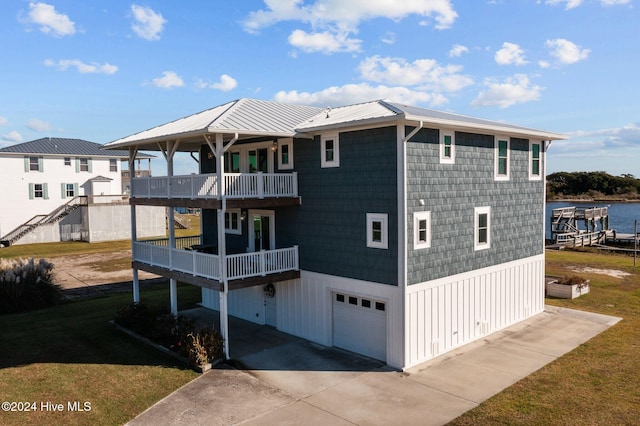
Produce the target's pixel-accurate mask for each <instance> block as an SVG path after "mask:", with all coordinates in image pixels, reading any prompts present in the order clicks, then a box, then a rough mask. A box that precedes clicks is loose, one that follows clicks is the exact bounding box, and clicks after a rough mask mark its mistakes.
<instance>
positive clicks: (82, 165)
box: [76, 158, 91, 172]
mask: <svg viewBox="0 0 640 426" xmlns="http://www.w3.org/2000/svg"><path fill="white" fill-rule="evenodd" d="M76 172H91V158H76Z"/></svg>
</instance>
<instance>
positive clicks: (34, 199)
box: [0, 138, 165, 245]
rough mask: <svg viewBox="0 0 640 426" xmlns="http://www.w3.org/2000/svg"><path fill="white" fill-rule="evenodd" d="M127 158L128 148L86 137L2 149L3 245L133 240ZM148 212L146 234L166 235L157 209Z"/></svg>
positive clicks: (0, 228) (0, 232)
mask: <svg viewBox="0 0 640 426" xmlns="http://www.w3.org/2000/svg"><path fill="white" fill-rule="evenodd" d="M142 157H144V158H145V159H150V158H151V157H150V156H149V155H144V156H142ZM139 158H141V156H139ZM124 160H129V152H128V151H126V150H120V151H105V150H103V149H102V145H101V144H98V143H95V142H89V141H85V140H82V139H68V138H42V139H37V140H33V141H30V142H25V143H20V144H16V145H11V146H8V147H5V148H2V149H0V193H1V194H2V204H1V205H0V241H2V245H9V244H26V243H35V242H51V241H61V240H71V239H74V240H77V239H79V240H85V241H104V240H110V239H113V240H115V239H126V238H130V229H131V228H130V226H129V223H130V218H129V216H128V215H129V213H130V209H129V207H128V200H127V197H123V191H122V178H121V174H122V170H121V163H122V162H123V161H124ZM147 213H149V219H150V220H149V221H148V222H146V223H147V225H148V226H146V227H145V228H144V230H143V234H144V235H154V236H157V235H164V234H165V225H164V221H163V220H161V219H159V218H157V216H158V209H157V208H155V209H151V208H150V209H147ZM160 213H162V211H160ZM123 214H124V217H123Z"/></svg>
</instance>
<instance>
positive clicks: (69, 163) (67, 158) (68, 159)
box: [64, 157, 71, 166]
mask: <svg viewBox="0 0 640 426" xmlns="http://www.w3.org/2000/svg"><path fill="white" fill-rule="evenodd" d="M64 165H65V166H71V157H64Z"/></svg>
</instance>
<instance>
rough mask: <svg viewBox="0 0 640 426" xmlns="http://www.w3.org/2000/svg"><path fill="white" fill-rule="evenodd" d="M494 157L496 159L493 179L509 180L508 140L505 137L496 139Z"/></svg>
mask: <svg viewBox="0 0 640 426" xmlns="http://www.w3.org/2000/svg"><path fill="white" fill-rule="evenodd" d="M495 157H496V165H495V179H496V180H508V179H509V138H505V137H498V138H496V152H495Z"/></svg>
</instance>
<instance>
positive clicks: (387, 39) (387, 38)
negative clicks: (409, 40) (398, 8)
mask: <svg viewBox="0 0 640 426" xmlns="http://www.w3.org/2000/svg"><path fill="white" fill-rule="evenodd" d="M380 41H381V42H383V43H384V44H395V43H396V34H395V33H394V32H392V31H387V32H386V34H385V35H383V36H382V37H381V38H380Z"/></svg>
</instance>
